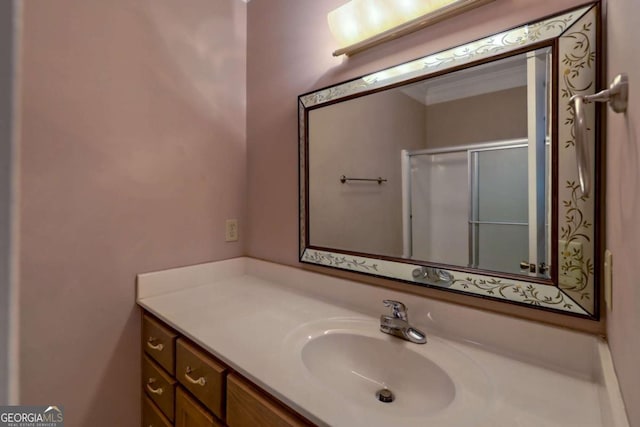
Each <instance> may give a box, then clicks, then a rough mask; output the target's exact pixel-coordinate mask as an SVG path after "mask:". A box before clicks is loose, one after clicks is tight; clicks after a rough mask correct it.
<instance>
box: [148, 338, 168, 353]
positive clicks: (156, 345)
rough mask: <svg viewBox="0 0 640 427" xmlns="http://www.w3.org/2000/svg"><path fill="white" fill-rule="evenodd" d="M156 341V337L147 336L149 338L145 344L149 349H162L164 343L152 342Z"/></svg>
mask: <svg viewBox="0 0 640 427" xmlns="http://www.w3.org/2000/svg"><path fill="white" fill-rule="evenodd" d="M154 341H156V339H155V338H154V337H149V339H148V340H147V346H148V347H149V348H150V349H151V350H157V351H162V349H163V348H164V345H162V343H160V344H154V343H153V342H154Z"/></svg>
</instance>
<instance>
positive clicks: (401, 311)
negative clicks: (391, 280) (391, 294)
mask: <svg viewBox="0 0 640 427" xmlns="http://www.w3.org/2000/svg"><path fill="white" fill-rule="evenodd" d="M382 303H383V304H384V306H385V307H391V312H392V315H393V317H395V318H397V319H402V320H407V306H405V305H404V304H403V303H401V302H400V301H394V300H391V299H386V300H383V301H382Z"/></svg>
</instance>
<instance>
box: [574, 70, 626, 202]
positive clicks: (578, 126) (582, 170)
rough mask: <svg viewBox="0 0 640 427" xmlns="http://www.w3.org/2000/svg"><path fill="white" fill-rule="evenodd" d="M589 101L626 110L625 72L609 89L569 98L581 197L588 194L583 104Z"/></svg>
mask: <svg viewBox="0 0 640 427" xmlns="http://www.w3.org/2000/svg"><path fill="white" fill-rule="evenodd" d="M591 102H607V103H609V107H611V109H612V110H613V111H614V112H616V113H624V112H626V111H627V105H628V104H629V78H628V77H627V74H625V73H622V74H618V75H617V76H616V77H615V78H614V79H613V80H612V81H611V85H610V86H609V89H605V90H602V91H600V92H598V93H595V94H593V95H574V96H572V97H571V99H570V100H569V103H570V104H571V105H572V107H573V111H574V113H575V120H574V122H573V126H574V130H575V138H576V157H577V161H578V181H579V183H580V192H581V193H582V196H583V197H586V196H588V195H589V192H590V187H591V185H590V177H589V155H588V153H587V123H586V118H585V113H584V104H589V103H591Z"/></svg>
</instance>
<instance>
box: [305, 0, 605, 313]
mask: <svg viewBox="0 0 640 427" xmlns="http://www.w3.org/2000/svg"><path fill="white" fill-rule="evenodd" d="M600 28H601V26H600V7H599V4H598V3H595V4H589V5H586V6H583V7H580V8H578V9H573V10H570V11H568V12H563V13H560V14H557V15H554V16H552V17H549V18H545V19H542V20H540V21H538V22H535V23H531V24H527V25H523V26H520V27H517V28H513V29H510V30H506V31H503V32H501V33H499V34H496V35H493V36H490V37H486V38H483V39H480V40H476V41H473V42H470V43H468V44H466V45H463V46H457V47H454V48H452V49H448V50H445V51H442V52H438V53H435V54H432V55H428V56H426V57H424V58H420V59H417V60H415V61H410V62H408V63H405V64H400V65H399V66H397V67H392V68H390V69H386V70H382V71H379V72H376V73H372V74H369V75H367V76H363V77H362V78H358V79H354V80H350V81H347V82H343V83H339V84H336V85H334V86H331V87H328V88H324V89H319V90H315V91H313V92H310V93H307V94H304V95H301V96H300V97H299V98H298V106H299V166H300V176H299V180H300V182H299V184H300V187H299V189H300V206H299V208H300V223H299V227H300V228H299V236H300V261H301V262H303V263H308V264H315V265H321V266H326V267H330V268H337V269H341V270H347V271H351V272H357V273H363V274H367V275H372V276H377V277H382V278H386V279H392V280H396V281H400V282H403V283H408V284H412V285H417V286H425V287H430V288H435V289H442V290H445V291H448V292H454V293H463V294H466V295H473V296H478V297H482V298H490V299H495V300H499V301H504V302H509V303H513V304H519V305H525V306H528V307H534V308H538V309H543V310H551V311H554V312H559V313H563V314H568V315H572V316H577V317H582V318H588V319H593V320H598V318H599V312H600V309H599V304H600V301H599V294H600V292H599V283H598V282H599V281H598V280H597V279H599V277H600V274H599V273H600V271H599V270H600V269H599V267H598V266H600V264H601V262H600V261H601V256H602V242H603V240H604V239H603V236H602V234H603V230H602V227H601V226H598V225H599V224H602V215H603V212H602V210H601V209H596V206H602V203H601V201H602V200H604V199H603V194H602V193H603V188H602V179H601V176H602V173H601V172H602V170H603V158H604V153H603V149H602V144H600V143H597V142H598V141H599V139H600V130H601V129H600V110H599V109H596V108H595V107H594V106H593V104H592V105H591V106H590V107H591V109H590V110H589V111H587V114H588V119H589V120H591V123H594V122H595V123H596V125H595V126H592V129H591V130H590V132H589V152H590V154H591V157H592V165H591V171H592V174H593V176H594V177H595V179H594V182H595V190H596V191H594V192H593V193H592V196H590V197H580V193H579V192H578V191H577V190H576V186H575V181H576V179H575V175H576V172H575V169H576V166H575V155H576V154H575V149H574V144H575V140H574V135H573V129H572V123H573V117H574V114H573V110H572V109H571V108H570V107H569V103H568V101H569V98H570V97H571V96H572V95H574V94H583V95H587V94H592V93H595V92H596V91H597V90H598V89H599V86H600V82H601V74H602V73H601V71H600V68H601V59H600V54H599V52H600V51H601V42H600V40H601V36H600V34H599V33H600V31H601V30H600ZM546 46H550V47H552V50H553V60H552V64H553V73H552V75H553V83H552V86H553V90H552V93H553V96H552V106H553V107H552V110H553V113H552V114H553V126H552V129H553V130H552V143H551V146H552V159H553V161H552V193H553V196H552V208H551V209H552V218H554V221H552V227H553V231H552V242H558V241H559V240H563V241H564V242H569V243H571V242H578V243H579V244H580V245H581V246H580V247H581V248H583V249H582V250H581V252H580V253H571V251H570V249H571V248H570V247H569V246H568V244H566V243H565V245H564V246H563V245H560V244H552V259H553V260H555V261H556V262H555V266H554V268H553V269H552V272H551V278H550V279H544V278H537V277H527V276H523V275H514V274H506V273H496V272H489V271H485V270H477V269H470V268H465V267H459V266H451V265H444V264H436V263H430V262H421V261H420V262H418V261H415V260H410V259H405V258H394V257H389V256H381V255H375V254H367V253H359V252H353V251H345V250H339V249H335V248H329V247H317V246H313V245H311V244H310V242H309V216H310V214H311V213H310V212H309V175H308V167H307V165H308V164H309V137H308V124H309V122H308V120H309V111H311V110H313V109H316V108H321V107H323V106H327V105H331V104H335V103H338V102H342V101H346V100H349V99H353V98H356V97H361V96H366V95H368V94H372V93H376V92H380V91H383V90H387V89H389V88H393V87H398V86H402V85H406V84H408V83H413V82H416V81H420V80H424V79H427V78H431V77H435V76H439V75H443V74H446V73H450V72H453V71H456V70H460V69H464V68H469V67H472V66H475V65H479V64H482V63H487V62H491V61H495V60H497V59H501V58H505V57H508V56H512V55H515V54H519V53H522V52H527V51H531V50H534V49H538V48H541V47H546ZM399 67H402V68H400V69H401V70H408V71H405V72H401V71H399V70H398V68H399ZM381 73H387V75H393V76H394V77H391V78H385V79H381V78H380V76H381V75H382V74H381ZM561 254H562V256H563V258H562V262H561V258H560V255H561ZM425 269H426V270H425ZM418 270H421V271H422V272H425V271H426V272H427V273H430V274H436V275H437V274H443V275H444V277H447V278H450V280H446V281H443V282H442V283H440V282H438V281H437V280H436V281H435V282H431V283H425V281H423V280H417V279H416V278H415V277H414V274H415V272H416V271H418ZM561 271H564V272H565V273H566V271H575V272H577V273H578V275H579V278H578V279H576V281H575V283H560V280H559V276H560V272H561Z"/></svg>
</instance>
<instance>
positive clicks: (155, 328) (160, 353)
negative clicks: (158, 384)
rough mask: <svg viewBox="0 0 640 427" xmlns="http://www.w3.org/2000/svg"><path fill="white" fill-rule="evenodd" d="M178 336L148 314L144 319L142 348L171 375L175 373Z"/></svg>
mask: <svg viewBox="0 0 640 427" xmlns="http://www.w3.org/2000/svg"><path fill="white" fill-rule="evenodd" d="M176 337H177V334H176V333H175V332H174V331H172V330H171V329H169V328H168V327H166V326H164V325H162V324H160V323H159V322H158V321H157V320H155V319H153V318H152V317H150V316H147V315H146V314H145V315H144V316H143V318H142V348H144V351H145V353H147V354H148V355H149V356H151V357H152V358H153V359H154V360H155V361H156V362H158V364H159V365H160V366H162V367H163V368H164V369H165V370H166V371H167V372H169V373H170V374H171V375H173V374H174V373H175V371H174V365H175V360H176V359H175V358H176Z"/></svg>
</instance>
